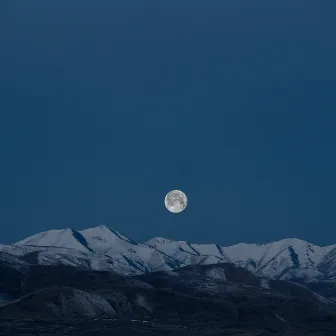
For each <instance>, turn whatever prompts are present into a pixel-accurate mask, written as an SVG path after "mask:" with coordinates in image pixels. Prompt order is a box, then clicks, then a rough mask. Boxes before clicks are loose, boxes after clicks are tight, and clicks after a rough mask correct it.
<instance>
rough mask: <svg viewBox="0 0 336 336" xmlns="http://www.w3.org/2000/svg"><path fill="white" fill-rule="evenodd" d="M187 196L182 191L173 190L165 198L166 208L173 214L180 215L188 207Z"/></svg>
mask: <svg viewBox="0 0 336 336" xmlns="http://www.w3.org/2000/svg"><path fill="white" fill-rule="evenodd" d="M187 203H188V200H187V196H186V195H185V194H184V193H183V192H182V191H180V190H172V191H170V192H169V193H168V194H167V195H166V197H165V206H166V208H167V209H168V210H169V211H170V212H173V213H179V212H181V211H183V210H184V209H185V208H186V207H187Z"/></svg>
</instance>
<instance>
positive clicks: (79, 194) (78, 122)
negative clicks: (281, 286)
mask: <svg viewBox="0 0 336 336" xmlns="http://www.w3.org/2000/svg"><path fill="white" fill-rule="evenodd" d="M334 18H335V4H334V2H333V1H297V0H283V1H276V2H275V1H266V0H265V1H258V0H256V1H238V0H237V1H222V0H221V1H217V0H216V1H200V0H196V1H185V0H179V1H161V0H156V1H146V2H144V1H135V0H134V1H133V0H132V1H124V0H123V1H98V2H96V1H88V0H85V1H83V0H82V1H63V0H60V1H44V0H43V1H42V0H40V1H24V0H22V1H2V2H1V4H0V41H1V43H0V115H1V120H0V139H1V146H0V225H1V234H0V236H1V242H2V243H10V242H13V241H16V240H19V239H21V238H23V237H25V236H28V235H31V234H34V233H36V232H39V231H42V230H48V229H52V228H65V227H73V228H74V229H82V228H86V227H91V226H94V225H100V224H107V225H109V226H111V227H112V228H114V229H116V230H119V231H121V232H123V233H125V234H126V235H128V236H130V237H131V238H133V239H135V240H145V239H148V238H151V237H154V236H165V237H167V238H172V239H180V240H189V241H192V242H203V243H207V242H215V243H219V244H233V243H237V242H241V241H245V242H256V243H264V242H268V241H272V240H277V239H281V238H285V237H293V236H295V237H298V238H302V239H306V240H310V241H312V242H314V243H317V244H332V243H336V238H335V237H336V206H335V205H336V191H335V190H336V157H335V146H336V93H335V92H336V61H335V60H336V47H335V32H336V22H335V20H334ZM171 189H181V190H183V191H184V192H185V193H186V194H187V196H188V199H189V204H188V208H187V210H186V211H185V212H183V213H181V214H179V215H173V214H171V213H169V212H168V211H167V210H166V209H165V208H164V204H163V200H164V196H165V194H166V193H167V192H168V191H169V190H171Z"/></svg>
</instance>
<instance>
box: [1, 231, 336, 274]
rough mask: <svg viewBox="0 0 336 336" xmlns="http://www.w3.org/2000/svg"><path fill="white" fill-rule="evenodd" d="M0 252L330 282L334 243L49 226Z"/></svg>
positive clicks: (335, 264) (91, 264)
mask: <svg viewBox="0 0 336 336" xmlns="http://www.w3.org/2000/svg"><path fill="white" fill-rule="evenodd" d="M0 252H2V253H6V255H7V258H8V255H13V256H16V257H19V258H20V260H22V261H24V262H28V263H32V262H33V263H37V264H46V265H48V264H66V265H72V266H80V267H86V268H91V269H96V270H114V271H116V272H118V273H122V274H143V273H148V272H152V271H157V270H165V271H169V270H173V269H176V268H179V267H181V266H186V265H196V264H204V265H207V264H217V263H224V262H225V263H227V262H229V263H233V264H236V265H238V266H242V267H244V268H246V269H248V270H249V271H252V272H253V273H254V274H256V275H257V276H262V277H268V278H274V279H293V278H302V279H304V280H307V279H308V280H319V279H324V280H326V279H327V280H336V245H332V246H326V247H320V246H317V245H314V244H311V243H309V242H306V241H303V240H299V239H296V238H292V239H283V240H280V241H277V242H273V243H269V244H264V245H258V244H245V243H240V244H236V245H232V246H220V245H216V244H192V243H189V242H185V241H173V240H168V239H165V238H153V239H151V240H149V241H148V242H146V243H145V244H141V243H137V242H135V241H133V240H131V239H129V238H128V237H126V236H125V235H123V234H121V233H119V232H117V231H114V230H112V229H110V228H109V227H107V226H104V225H103V226H98V227H94V228H89V229H86V230H82V231H75V230H73V229H64V230H50V231H46V232H42V233H38V234H36V235H33V236H31V237H28V238H26V239H24V240H21V241H19V242H17V243H15V244H13V245H2V246H0Z"/></svg>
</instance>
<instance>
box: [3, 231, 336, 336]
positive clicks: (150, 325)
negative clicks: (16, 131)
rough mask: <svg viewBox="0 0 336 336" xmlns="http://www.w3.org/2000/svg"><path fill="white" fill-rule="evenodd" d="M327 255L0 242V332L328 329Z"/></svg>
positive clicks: (334, 308)
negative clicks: (3, 243) (0, 243)
mask: <svg viewBox="0 0 336 336" xmlns="http://www.w3.org/2000/svg"><path fill="white" fill-rule="evenodd" d="M335 254H336V246H327V247H320V246H316V245H313V244H311V243H308V242H306V241H302V240H299V239H285V240H281V241H278V242H274V243H270V244H265V245H257V244H243V243H242V244H237V245H233V246H227V247H225V246H219V245H217V244H203V245H202V244H192V243H189V242H185V241H172V240H168V239H165V238H153V239H151V240H149V241H147V242H145V243H138V242H136V241H134V240H132V239H130V238H128V237H126V236H125V235H123V234H121V233H119V232H117V231H114V230H112V229H111V228H109V227H107V226H98V227H94V228H90V229H86V230H82V231H75V230H73V229H64V230H50V231H46V232H42V233H38V234H36V235H33V236H31V237H28V238H26V239H24V240H21V241H19V242H16V243H14V244H11V245H0V335H9V334H11V333H12V334H13V335H14V334H15V335H21V334H24V333H27V334H30V335H31V334H39V335H54V334H55V330H56V329H57V330H59V331H58V334H62V335H93V334H97V333H96V332H98V331H99V330H100V331H102V333H100V334H101V335H103V334H104V333H103V330H105V331H106V333H105V334H110V333H111V332H113V335H146V336H147V335H148V336H149V335H162V334H167V335H181V336H182V335H199V336H203V335H204V336H205V335H232V336H233V335H235V336H237V335H244V336H252V335H264V336H267V335H277V336H280V335H286V336H288V335H290V336H294V335H298V336H303V335H305V336H307V335H315V336H322V335H323V336H326V335H330V336H334V335H335V334H336V278H335V267H336V263H335ZM100 331H99V332H100ZM98 334H99V333H98ZM100 334H99V335H100ZM105 334H104V335H105Z"/></svg>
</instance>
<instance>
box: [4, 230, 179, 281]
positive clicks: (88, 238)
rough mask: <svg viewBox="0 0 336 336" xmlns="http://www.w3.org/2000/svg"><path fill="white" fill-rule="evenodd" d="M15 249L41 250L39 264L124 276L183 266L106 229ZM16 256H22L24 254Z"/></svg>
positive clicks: (33, 240) (42, 237) (56, 235)
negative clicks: (104, 271) (80, 268)
mask: <svg viewBox="0 0 336 336" xmlns="http://www.w3.org/2000/svg"><path fill="white" fill-rule="evenodd" d="M14 246H16V247H22V248H24V247H25V248H26V247H30V248H35V247H38V248H39V249H38V252H39V253H38V263H40V264H57V263H62V264H67V265H71V264H73V266H82V267H85V266H86V267H89V268H92V265H94V266H95V267H94V269H102V270H111V269H113V270H115V271H116V272H119V273H122V274H142V273H147V272H152V271H156V270H171V269H174V268H175V267H179V266H180V264H181V263H180V262H179V261H178V260H176V259H175V258H172V257H170V256H169V255H166V254H165V253H164V252H161V251H159V250H158V249H155V248H152V247H150V246H148V245H144V244H139V243H136V242H135V241H133V240H131V239H129V238H127V237H126V236H124V235H122V234H121V233H119V232H116V231H114V230H112V229H110V228H109V227H107V226H105V225H101V226H98V227H95V228H90V229H86V230H83V231H75V230H72V229H65V230H50V231H46V232H42V233H38V234H36V235H34V236H31V237H28V238H26V239H24V240H21V241H19V242H17V243H15V244H14ZM51 248H52V250H50V249H51ZM55 248H58V250H55ZM0 250H5V251H6V252H7V251H8V248H5V247H2V248H1V247H0ZM79 252H81V254H79ZM16 253H21V254H22V252H21V251H17V252H16ZM92 258H93V259H92Z"/></svg>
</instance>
